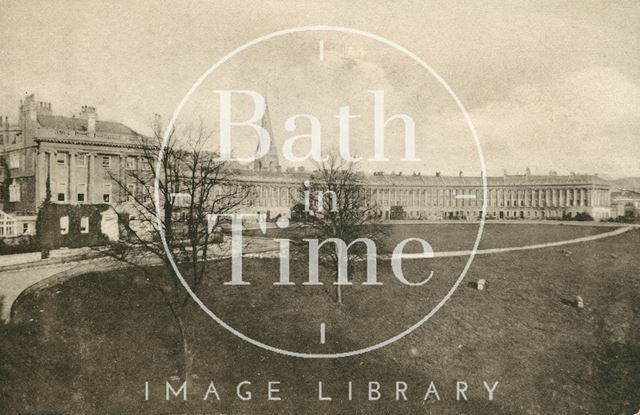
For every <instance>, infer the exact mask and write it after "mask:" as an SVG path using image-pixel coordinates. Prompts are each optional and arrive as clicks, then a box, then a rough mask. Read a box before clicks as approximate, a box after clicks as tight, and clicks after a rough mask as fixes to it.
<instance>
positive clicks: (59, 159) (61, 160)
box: [56, 153, 67, 166]
mask: <svg viewBox="0 0 640 415" xmlns="http://www.w3.org/2000/svg"><path fill="white" fill-rule="evenodd" d="M56 164H57V165H58V166H66V165H67V155H66V154H63V153H58V155H56Z"/></svg>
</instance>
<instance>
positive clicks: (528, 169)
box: [525, 167, 531, 176]
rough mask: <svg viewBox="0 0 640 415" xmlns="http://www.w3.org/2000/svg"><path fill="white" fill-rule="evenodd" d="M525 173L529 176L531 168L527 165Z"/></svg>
mask: <svg viewBox="0 0 640 415" xmlns="http://www.w3.org/2000/svg"><path fill="white" fill-rule="evenodd" d="M525 174H526V175H527V176H531V169H530V168H529V167H527V170H525Z"/></svg>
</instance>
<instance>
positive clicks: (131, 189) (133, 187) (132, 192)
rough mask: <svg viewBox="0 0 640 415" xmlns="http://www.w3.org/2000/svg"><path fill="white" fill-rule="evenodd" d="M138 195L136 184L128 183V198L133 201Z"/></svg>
mask: <svg viewBox="0 0 640 415" xmlns="http://www.w3.org/2000/svg"><path fill="white" fill-rule="evenodd" d="M135 197H136V185H135V184H134V183H129V184H127V200H128V201H130V202H131V201H133V200H134V199H135Z"/></svg>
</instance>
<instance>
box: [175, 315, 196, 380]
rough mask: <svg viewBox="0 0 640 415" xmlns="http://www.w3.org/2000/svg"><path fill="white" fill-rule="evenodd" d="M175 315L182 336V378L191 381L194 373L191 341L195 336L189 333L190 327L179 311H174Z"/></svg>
mask: <svg viewBox="0 0 640 415" xmlns="http://www.w3.org/2000/svg"><path fill="white" fill-rule="evenodd" d="M174 317H175V320H176V323H177V325H178V328H179V330H180V337H181V338H182V380H183V381H184V382H189V381H191V375H192V373H193V359H194V351H193V349H192V341H191V340H192V337H193V336H191V334H190V333H189V329H188V327H187V326H186V324H185V323H184V320H183V318H182V316H181V315H180V314H179V313H178V312H175V313H174Z"/></svg>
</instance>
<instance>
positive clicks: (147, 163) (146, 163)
mask: <svg viewBox="0 0 640 415" xmlns="http://www.w3.org/2000/svg"><path fill="white" fill-rule="evenodd" d="M152 163H153V162H152V161H151V160H150V159H147V158H145V159H143V161H142V170H151V164H152Z"/></svg>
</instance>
